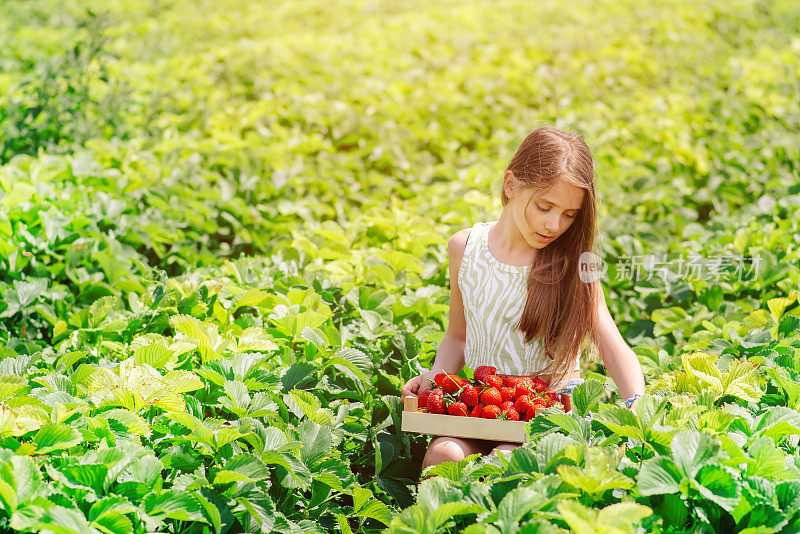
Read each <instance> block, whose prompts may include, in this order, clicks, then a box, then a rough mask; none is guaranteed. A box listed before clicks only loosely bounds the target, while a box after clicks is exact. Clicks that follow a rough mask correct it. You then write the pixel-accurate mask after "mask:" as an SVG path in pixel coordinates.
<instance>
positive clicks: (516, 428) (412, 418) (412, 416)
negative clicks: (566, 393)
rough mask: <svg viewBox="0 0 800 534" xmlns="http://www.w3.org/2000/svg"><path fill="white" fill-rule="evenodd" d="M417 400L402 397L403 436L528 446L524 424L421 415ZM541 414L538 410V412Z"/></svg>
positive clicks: (428, 414)
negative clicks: (408, 433) (423, 436)
mask: <svg viewBox="0 0 800 534" xmlns="http://www.w3.org/2000/svg"><path fill="white" fill-rule="evenodd" d="M417 400H418V399H417V397H403V398H402V401H403V418H402V424H401V427H400V429H401V430H402V431H403V432H417V433H420V434H431V435H434V436H452V437H456V438H473V439H486V440H494V441H507V442H510V443H525V442H526V441H527V440H528V436H527V435H526V434H525V424H526V423H525V421H504V420H502V419H484V418H482V417H461V416H457V415H441V414H435V413H425V412H419V411H417V409H418V404H417ZM538 411H539V410H537V412H538Z"/></svg>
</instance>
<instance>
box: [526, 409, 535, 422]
mask: <svg viewBox="0 0 800 534" xmlns="http://www.w3.org/2000/svg"><path fill="white" fill-rule="evenodd" d="M534 417H536V408H532V409H530V410H528V411H527V412H525V420H526V421H530V420H531V419H533V418H534Z"/></svg>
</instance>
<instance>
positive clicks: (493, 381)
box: [484, 375, 503, 389]
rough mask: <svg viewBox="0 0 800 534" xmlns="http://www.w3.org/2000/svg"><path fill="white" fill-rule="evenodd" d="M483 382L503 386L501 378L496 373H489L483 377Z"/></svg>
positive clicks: (498, 386) (491, 385)
mask: <svg viewBox="0 0 800 534" xmlns="http://www.w3.org/2000/svg"><path fill="white" fill-rule="evenodd" d="M484 383H486V384H488V385H489V386H490V387H493V388H497V389H502V387H503V379H502V378H500V377H499V376H497V375H489V376H487V377H486V378H485V379H484Z"/></svg>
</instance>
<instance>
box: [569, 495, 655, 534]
mask: <svg viewBox="0 0 800 534" xmlns="http://www.w3.org/2000/svg"><path fill="white" fill-rule="evenodd" d="M558 511H559V512H561V516H562V517H563V518H564V521H566V522H567V524H568V525H569V526H570V528H571V529H572V532H573V533H574V534H626V533H629V534H634V533H635V532H636V531H637V524H638V523H639V521H641V520H642V519H644V518H645V517H647V516H649V515H652V513H653V511H652V510H651V509H650V508H648V507H647V506H642V505H641V504H636V503H632V502H620V503H616V504H612V505H610V506H606V507H605V508H603V509H602V510H594V509H591V508H587V507H585V506H583V505H582V504H580V503H578V502H575V501H561V502H559V503H558Z"/></svg>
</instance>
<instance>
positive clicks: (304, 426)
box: [297, 420, 333, 467]
mask: <svg viewBox="0 0 800 534" xmlns="http://www.w3.org/2000/svg"><path fill="white" fill-rule="evenodd" d="M297 431H298V432H299V433H300V442H301V443H302V444H303V448H302V449H301V450H300V455H301V458H302V459H303V461H304V462H305V463H306V465H308V466H310V467H313V466H314V465H316V464H317V462H319V461H320V460H322V459H323V458H324V457H325V456H327V455H328V453H330V452H331V450H332V449H333V434H332V432H331V429H330V427H327V426H323V425H318V424H316V423H314V422H313V421H309V420H306V421H303V422H302V423H300V425H299V426H298V427H297Z"/></svg>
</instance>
